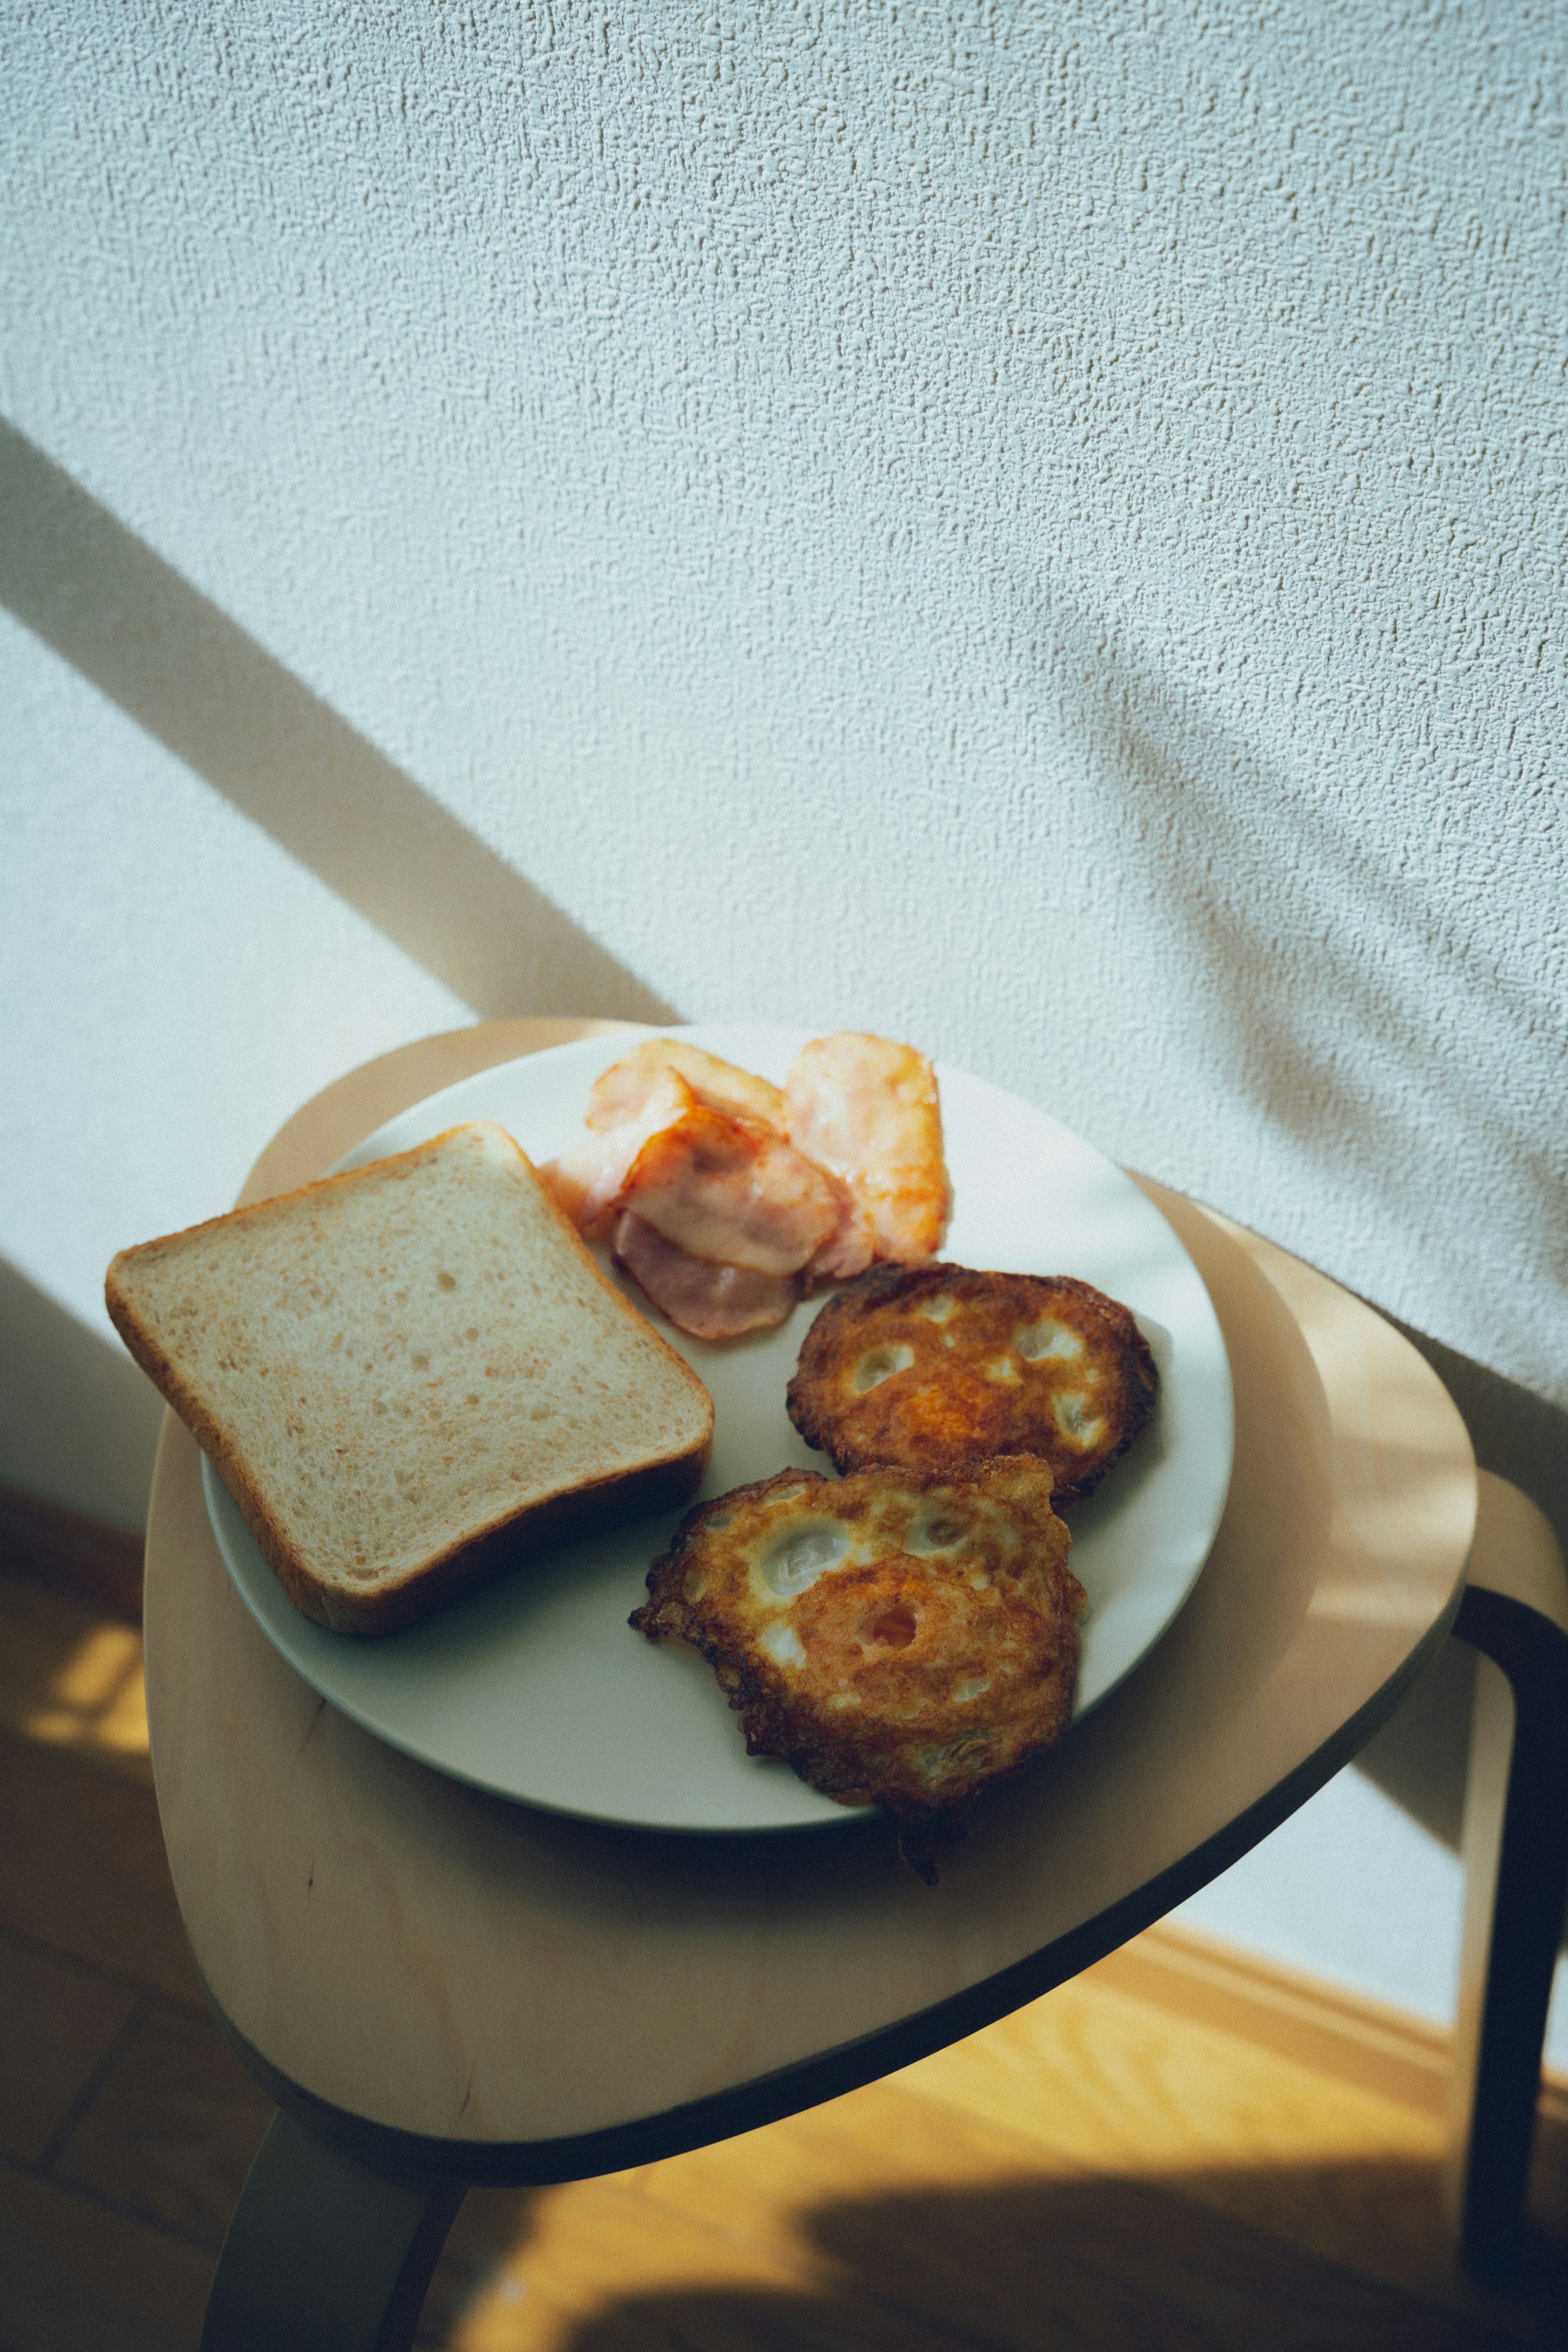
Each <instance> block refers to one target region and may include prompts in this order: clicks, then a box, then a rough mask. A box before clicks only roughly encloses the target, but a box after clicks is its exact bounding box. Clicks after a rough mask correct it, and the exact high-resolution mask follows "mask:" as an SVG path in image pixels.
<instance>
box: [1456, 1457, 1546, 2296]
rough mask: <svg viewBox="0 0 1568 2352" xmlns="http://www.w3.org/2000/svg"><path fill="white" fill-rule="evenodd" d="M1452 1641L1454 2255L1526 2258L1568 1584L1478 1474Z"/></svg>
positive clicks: (1511, 2264)
mask: <svg viewBox="0 0 1568 2352" xmlns="http://www.w3.org/2000/svg"><path fill="white" fill-rule="evenodd" d="M1480 1483H1481V1509H1480V1517H1479V1522H1478V1527H1477V1536H1476V1548H1475V1550H1474V1552H1473V1553H1472V1555H1471V1562H1470V1581H1469V1586H1468V1587H1467V1590H1466V1592H1465V1596H1464V1600H1463V1601H1462V1602H1461V1604H1460V1608H1459V1614H1458V1620H1457V1622H1456V1624H1455V1628H1454V1630H1455V1632H1456V1633H1457V1634H1458V1637H1459V1639H1460V1640H1461V1641H1465V1642H1469V1643H1471V1645H1472V1646H1473V1647H1474V1648H1475V1649H1477V1650H1479V1652H1480V1653H1481V1656H1480V1658H1479V1662H1478V1670H1477V1683H1476V1700H1475V1711H1474V1715H1473V1717H1472V1720H1471V1731H1470V1770H1469V1783H1468V1788H1467V1794H1466V1802H1465V1837H1464V1859H1465V1926H1464V1949H1463V1957H1462V1962H1461V1969H1460V1987H1459V2011H1458V2018H1457V2020H1456V2021H1455V2028H1454V2053H1453V2065H1452V2074H1451V2076H1450V2089H1449V2109H1448V2148H1449V2178H1448V2186H1449V2195H1450V2205H1451V2210H1452V2214H1453V2220H1454V2226H1455V2231H1456V2235H1457V2238H1458V2252H1459V2258H1460V2260H1461V2261H1462V2262H1463V2263H1465V2264H1466V2266H1467V2267H1468V2268H1469V2269H1470V2270H1471V2271H1473V2272H1475V2273H1477V2275H1478V2276H1483V2277H1487V2278H1490V2279H1493V2280H1502V2279H1505V2278H1507V2277H1509V2276H1511V2275H1517V2274H1518V2273H1519V2272H1520V2270H1521V2266H1522V2265H1523V2263H1524V2261H1525V2258H1526V2253H1527V2249H1528V2244H1529V2233H1528V2228H1527V2224H1526V2218H1525V2215H1526V2202H1527V2193H1528V2188H1529V2174H1530V2156H1531V2140H1532V2138H1533V2135H1534V2129H1535V2110H1536V2104H1537V2100H1538V2098H1539V2095H1540V2089H1541V2052H1542V2042H1543V2041H1544V2038H1545V2032H1546V2012H1547V2006H1548V2003H1549V2002H1550V2000H1551V1997H1552V1971H1553V1969H1554V1967H1555V1964H1556V1959H1557V1949H1558V1943H1559V1939H1560V1937H1561V1934H1562V1927H1563V1903H1564V1897H1565V1895H1568V1630H1565V1628H1568V1579H1565V1578H1564V1575H1563V1564H1562V1561H1561V1559H1560V1558H1559V1556H1558V1553H1557V1549H1556V1546H1555V1544H1554V1542H1553V1541H1552V1534H1551V1530H1550V1528H1548V1527H1547V1525H1546V1522H1545V1520H1544V1519H1542V1517H1541V1515H1540V1513H1539V1512H1537V1511H1536V1510H1535V1508H1534V1506H1533V1505H1532V1504H1531V1503H1529V1502H1527V1501H1526V1500H1525V1498H1524V1496H1521V1495H1520V1494H1519V1493H1518V1492H1517V1491H1516V1490H1515V1489H1514V1488H1512V1487H1511V1486H1505V1485H1504V1484H1503V1482H1502V1481H1501V1480H1500V1479H1498V1478H1491V1477H1489V1476H1487V1475H1485V1474H1484V1473H1483V1474H1482V1476H1481V1482H1480Z"/></svg>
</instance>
